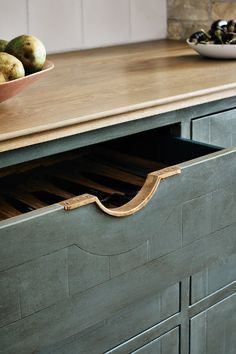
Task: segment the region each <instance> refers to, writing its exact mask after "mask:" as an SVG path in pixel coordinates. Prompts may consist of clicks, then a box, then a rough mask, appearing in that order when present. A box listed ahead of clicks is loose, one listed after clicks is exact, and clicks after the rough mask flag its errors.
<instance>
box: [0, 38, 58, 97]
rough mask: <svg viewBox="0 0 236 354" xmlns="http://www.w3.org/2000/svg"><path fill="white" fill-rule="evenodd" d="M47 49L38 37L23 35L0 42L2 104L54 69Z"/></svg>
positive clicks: (0, 93) (0, 91)
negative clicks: (47, 56)
mask: <svg viewBox="0 0 236 354" xmlns="http://www.w3.org/2000/svg"><path fill="white" fill-rule="evenodd" d="M53 67H54V65H53V63H52V62H51V61H49V60H46V49H45V47H44V45H43V43H42V42H41V41H40V40H39V39H38V38H36V37H34V36H30V35H22V36H19V37H16V38H14V39H13V40H11V41H10V42H7V41H5V40H0V103H1V102H3V101H5V100H7V99H9V98H11V97H13V96H15V95H16V94H18V93H19V92H21V91H22V90H23V89H24V88H25V87H27V86H28V85H30V84H31V83H33V82H34V81H36V80H37V79H39V78H40V77H42V76H43V75H44V74H46V73H47V72H48V71H50V70H51V69H53Z"/></svg>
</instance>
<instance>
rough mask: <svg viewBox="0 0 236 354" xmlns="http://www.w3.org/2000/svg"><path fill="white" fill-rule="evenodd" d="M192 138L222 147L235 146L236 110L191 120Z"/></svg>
mask: <svg viewBox="0 0 236 354" xmlns="http://www.w3.org/2000/svg"><path fill="white" fill-rule="evenodd" d="M192 138H193V139H194V140H197V141H201V142H203V143H208V144H213V145H218V146H222V147H231V146H235V145H236V110H231V111H228V112H223V113H218V114H213V115H211V116H209V117H203V118H199V119H195V120H193V121H192Z"/></svg>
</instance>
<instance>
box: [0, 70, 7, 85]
mask: <svg viewBox="0 0 236 354" xmlns="http://www.w3.org/2000/svg"><path fill="white" fill-rule="evenodd" d="M3 82H6V79H5V76H4V75H3V73H1V71H0V84H2V83H3Z"/></svg>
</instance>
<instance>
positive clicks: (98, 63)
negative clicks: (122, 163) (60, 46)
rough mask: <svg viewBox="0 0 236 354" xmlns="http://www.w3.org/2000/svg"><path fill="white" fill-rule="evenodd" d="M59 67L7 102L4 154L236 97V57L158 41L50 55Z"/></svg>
mask: <svg viewBox="0 0 236 354" xmlns="http://www.w3.org/2000/svg"><path fill="white" fill-rule="evenodd" d="M49 59H50V60H52V61H53V62H54V64H55V69H54V70H53V71H52V72H50V73H49V74H48V75H47V76H45V78H43V79H41V80H39V81H38V82H36V83H35V84H34V85H32V86H30V87H28V88H27V89H26V90H24V91H23V92H22V93H21V94H20V95H18V96H16V97H14V98H12V99H9V100H8V101H6V102H3V103H1V104H0V152H3V151H9V150H13V149H16V148H20V147H24V146H29V145H33V144H36V143H41V142H45V141H50V140H53V139H56V138H61V137H65V136H70V135H74V134H78V133H82V132H85V131H89V130H93V129H97V128H101V127H105V126H109V125H114V124H118V123H122V122H126V121H130V120H135V119H140V118H143V117H148V116H151V115H154V114H159V113H163V112H168V111H172V110H176V109H180V108H184V107H189V106H192V105H197V104H201V103H205V102H209V101H214V100H217V99H221V98H226V97H232V96H235V93H236V80H235V72H236V61H235V60H231V61H230V60H226V61H225V60H211V59H204V58H202V57H200V56H199V55H198V54H196V53H195V52H194V51H193V50H192V49H190V48H188V46H187V44H186V43H183V42H176V41H167V40H162V41H155V42H147V43H141V44H132V45H124V46H118V47H113V48H102V49H92V50H86V51H80V52H70V53H63V54H57V55H51V56H49Z"/></svg>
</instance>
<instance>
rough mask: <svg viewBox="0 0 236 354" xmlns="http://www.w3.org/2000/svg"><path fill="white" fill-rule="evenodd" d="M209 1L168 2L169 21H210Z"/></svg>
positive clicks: (171, 0)
mask: <svg viewBox="0 0 236 354" xmlns="http://www.w3.org/2000/svg"><path fill="white" fill-rule="evenodd" d="M208 11H209V1H208V0H202V1H200V2H198V3H196V1H195V0H186V1H183V0H168V17H169V19H176V20H186V21H198V20H201V21H205V20H208V18H209V16H208Z"/></svg>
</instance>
